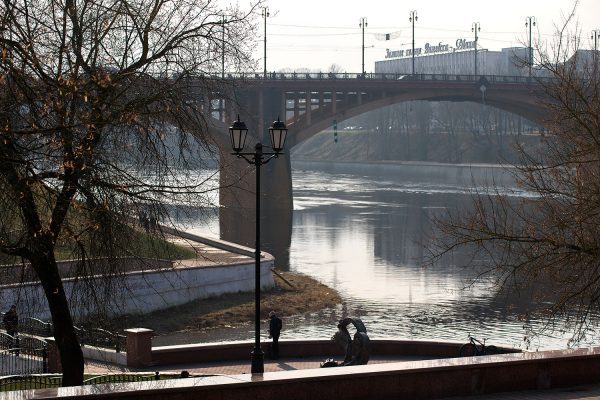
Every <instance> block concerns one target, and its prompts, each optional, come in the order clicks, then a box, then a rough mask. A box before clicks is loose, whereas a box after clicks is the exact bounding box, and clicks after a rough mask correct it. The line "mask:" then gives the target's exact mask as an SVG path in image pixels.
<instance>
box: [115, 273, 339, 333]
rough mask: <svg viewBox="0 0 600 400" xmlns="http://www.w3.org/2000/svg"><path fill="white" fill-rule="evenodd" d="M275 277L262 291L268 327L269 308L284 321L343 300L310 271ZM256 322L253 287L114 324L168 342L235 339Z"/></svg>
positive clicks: (128, 316) (263, 311) (133, 317)
mask: <svg viewBox="0 0 600 400" xmlns="http://www.w3.org/2000/svg"><path fill="white" fill-rule="evenodd" d="M274 281H275V286H274V287H273V288H271V289H267V290H263V291H262V293H261V320H262V322H263V324H264V325H265V326H266V320H267V318H268V314H269V312H270V311H276V312H277V313H278V314H279V315H281V316H282V317H283V319H284V322H285V320H286V319H288V318H293V317H298V316H301V315H307V314H311V313H315V312H321V311H322V310H326V309H331V308H334V307H336V306H337V305H339V304H340V303H341V302H342V298H341V297H340V295H339V293H338V292H337V291H336V290H334V289H332V288H330V287H327V286H325V285H323V284H322V283H320V282H319V281H317V280H315V279H313V278H311V277H309V276H306V275H302V274H297V273H292V272H279V271H277V273H275V274H274ZM253 321H254V292H253V291H250V292H238V293H232V294H224V295H221V296H216V297H211V298H207V299H200V300H196V301H192V302H189V303H187V304H184V305H181V306H176V307H170V308H168V309H165V310H161V311H157V312H152V313H149V314H145V315H140V316H133V315H126V316H123V317H121V318H119V319H117V320H116V321H115V323H116V324H117V325H118V326H126V327H143V328H149V329H152V330H154V331H155V333H156V334H157V337H156V338H155V343H156V344H157V345H167V344H180V343H185V342H193V341H196V340H197V341H217V340H230V339H232V338H233V339H235V338H236V336H235V332H239V331H240V330H243V331H251V330H252V328H253V326H254V325H253V323H254V322H253ZM265 329H266V328H265ZM284 329H285V327H284ZM232 334H233V335H234V336H231V335H232Z"/></svg>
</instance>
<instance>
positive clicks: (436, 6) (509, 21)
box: [255, 0, 600, 72]
mask: <svg viewBox="0 0 600 400" xmlns="http://www.w3.org/2000/svg"><path fill="white" fill-rule="evenodd" d="M573 4H574V2H573V1H571V0H495V1H489V0H478V1H477V0H475V1H474V0H454V1H446V0H437V1H436V0H406V1H399V0H393V1H392V0H360V1H358V0H267V6H268V8H269V12H270V17H269V18H267V70H268V71H278V70H281V69H283V68H289V69H291V70H294V69H297V68H308V69H311V70H323V71H327V70H328V69H329V66H330V65H331V64H334V63H335V64H338V65H340V66H341V67H342V68H343V69H344V70H345V71H346V72H360V69H361V42H362V32H361V28H360V27H359V22H360V19H361V17H366V18H367V27H366V28H365V70H366V71H367V72H372V71H373V70H374V63H375V61H379V60H383V59H384V56H385V51H386V48H389V49H390V50H398V49H408V48H410V47H411V42H412V27H411V23H410V22H409V20H408V18H409V13H410V11H411V10H416V11H417V17H418V20H417V21H416V23H415V47H423V46H424V45H425V43H428V42H429V43H430V44H432V45H433V44H436V45H437V44H438V43H440V42H441V43H442V44H450V45H451V46H454V44H455V42H456V39H459V38H461V39H462V38H464V39H468V40H473V32H472V31H471V27H472V25H473V23H474V22H478V23H479V26H480V28H481V30H480V32H479V46H480V47H481V48H485V49H489V50H500V49H501V48H503V47H511V46H520V45H521V44H522V43H527V42H528V40H529V39H528V37H529V36H528V28H526V27H525V22H526V18H527V17H529V16H534V17H535V19H536V26H535V27H534V28H533V30H532V33H533V36H534V41H535V39H536V38H538V37H540V38H541V39H544V40H551V39H552V36H553V33H554V32H556V29H555V27H556V26H557V25H562V21H563V19H564V16H565V15H568V14H569V13H570V10H571V9H572V8H573ZM575 14H576V18H575V19H576V21H577V22H578V24H579V33H580V34H581V36H582V38H583V41H582V47H583V48H592V47H593V41H592V39H591V38H590V37H591V35H592V30H594V29H600V0H580V1H579V5H578V7H577V9H576V13H575ZM263 21H264V19H262V18H260V23H259V36H258V37H257V41H258V43H257V50H256V52H255V58H256V59H257V61H258V68H257V70H258V71H262V69H263V37H264V36H263V32H264V31H263V29H264V25H263ZM572 27H573V28H574V27H575V25H572ZM394 32H400V37H399V38H397V39H394V40H389V41H385V40H378V38H377V35H378V34H379V36H380V35H381V34H385V33H394ZM599 47H600V43H599Z"/></svg>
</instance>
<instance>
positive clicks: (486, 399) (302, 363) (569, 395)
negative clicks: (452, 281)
mask: <svg viewBox="0 0 600 400" xmlns="http://www.w3.org/2000/svg"><path fill="white" fill-rule="evenodd" d="M423 359H425V358H424V357H409V356H398V357H390V356H386V357H374V358H372V359H371V360H370V361H369V364H381V363H392V362H402V361H409V362H410V361H415V360H423ZM431 359H433V357H432V358H431ZM321 361H323V358H318V357H304V358H281V359H279V360H269V359H265V372H277V371H293V370H303V369H311V368H319V364H320V362H321ZM184 370H185V371H188V372H189V373H190V374H191V375H192V376H201V375H238V374H248V373H250V357H248V360H236V361H223V362H210V363H202V364H200V363H196V364H195V363H188V364H176V365H169V366H161V367H159V368H156V367H155V368H153V367H148V368H139V369H135V368H127V367H123V366H116V365H112V364H103V363H100V362H92V361H88V362H87V363H86V368H85V371H86V373H96V374H103V373H106V374H108V373H116V372H124V371H131V372H149V373H151V372H155V371H160V372H161V373H176V374H179V373H180V372H181V371H184ZM592 399H594V400H600V384H597V385H586V386H580V387H570V388H564V389H551V390H532V391H520V392H507V393H497V394H489V395H476V396H459V397H448V398H444V399H441V400H592Z"/></svg>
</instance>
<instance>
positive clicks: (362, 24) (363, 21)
mask: <svg viewBox="0 0 600 400" xmlns="http://www.w3.org/2000/svg"><path fill="white" fill-rule="evenodd" d="M358 26H359V28H362V70H361V75H362V76H365V72H366V71H365V28H366V27H367V18H366V17H361V18H360V22H359V24H358Z"/></svg>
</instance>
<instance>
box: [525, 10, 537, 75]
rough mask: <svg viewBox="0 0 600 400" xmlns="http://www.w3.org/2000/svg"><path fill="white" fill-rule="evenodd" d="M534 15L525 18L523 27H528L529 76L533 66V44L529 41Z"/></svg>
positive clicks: (534, 21)
mask: <svg viewBox="0 0 600 400" xmlns="http://www.w3.org/2000/svg"><path fill="white" fill-rule="evenodd" d="M536 22H537V21H536V20H535V17H527V18H525V28H529V54H528V60H527V64H529V76H531V67H532V66H533V45H532V43H531V28H532V27H534V26H535V23H536Z"/></svg>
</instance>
